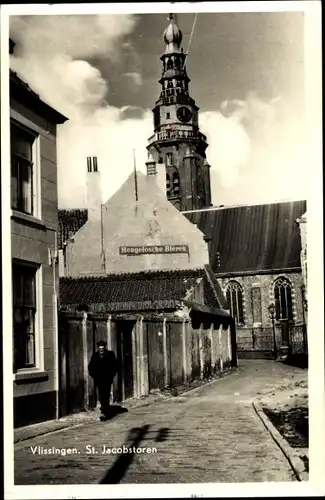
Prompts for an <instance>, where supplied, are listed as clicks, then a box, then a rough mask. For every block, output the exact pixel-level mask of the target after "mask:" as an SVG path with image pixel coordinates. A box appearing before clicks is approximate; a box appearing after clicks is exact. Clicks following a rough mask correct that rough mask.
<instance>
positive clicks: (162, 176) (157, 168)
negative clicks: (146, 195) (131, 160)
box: [146, 153, 166, 196]
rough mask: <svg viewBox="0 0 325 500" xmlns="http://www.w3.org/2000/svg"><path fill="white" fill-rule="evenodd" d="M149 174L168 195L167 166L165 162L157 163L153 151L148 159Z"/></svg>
mask: <svg viewBox="0 0 325 500" xmlns="http://www.w3.org/2000/svg"><path fill="white" fill-rule="evenodd" d="M146 167H147V176H148V177H150V178H152V179H155V181H156V184H157V186H158V187H159V189H160V190H161V191H162V192H163V193H164V195H165V196H166V166H165V164H164V163H156V161H155V160H154V158H153V156H152V154H151V153H149V156H148V160H147V161H146Z"/></svg>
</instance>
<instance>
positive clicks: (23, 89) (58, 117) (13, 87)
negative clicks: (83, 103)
mask: <svg viewBox="0 0 325 500" xmlns="http://www.w3.org/2000/svg"><path fill="white" fill-rule="evenodd" d="M9 82H10V98H11V99H12V98H13V99H15V100H16V101H18V102H20V103H21V104H24V105H25V106H27V107H28V108H32V109H34V110H35V111H36V112H38V113H39V114H40V115H41V116H45V117H46V118H47V119H48V120H49V121H50V122H52V123H55V124H61V123H64V122H65V121H67V120H68V118H67V117H66V116H64V115H62V114H61V113H59V111H57V110H56V109H54V108H52V106H50V105H49V104H47V103H46V102H44V101H42V99H41V98H40V96H39V95H38V94H36V92H34V90H32V89H31V88H30V86H29V85H28V84H27V83H26V82H24V81H23V80H22V79H21V78H20V77H19V76H18V75H17V73H16V72H15V71H12V70H10V75H9Z"/></svg>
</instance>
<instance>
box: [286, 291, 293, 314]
mask: <svg viewBox="0 0 325 500" xmlns="http://www.w3.org/2000/svg"><path fill="white" fill-rule="evenodd" d="M287 311H288V319H290V320H292V319H293V314H292V297H291V287H289V286H287Z"/></svg>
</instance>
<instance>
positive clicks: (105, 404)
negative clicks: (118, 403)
mask: <svg viewBox="0 0 325 500" xmlns="http://www.w3.org/2000/svg"><path fill="white" fill-rule="evenodd" d="M106 346H107V343H106V342H104V341H103V340H100V341H99V342H97V347H98V351H96V352H94V353H93V355H92V357H91V360H90V362H89V365H88V371H89V375H90V376H91V377H92V378H93V380H94V383H95V386H96V387H97V391H98V397H99V402H100V405H101V412H102V416H101V417H100V419H101V420H106V419H107V418H108V417H109V410H110V394H111V386H112V383H113V380H114V377H115V375H116V373H117V359H116V356H115V353H114V352H113V351H108V350H107V348H106Z"/></svg>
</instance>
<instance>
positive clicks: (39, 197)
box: [10, 43, 67, 427]
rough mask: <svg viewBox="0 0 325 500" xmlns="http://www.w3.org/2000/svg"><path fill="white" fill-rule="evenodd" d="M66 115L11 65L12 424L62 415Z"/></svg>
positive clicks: (18, 424) (27, 422)
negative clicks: (60, 240)
mask: <svg viewBox="0 0 325 500" xmlns="http://www.w3.org/2000/svg"><path fill="white" fill-rule="evenodd" d="M10 45H11V47H13V44H12V43H11V44H10ZM66 120H67V118H66V117H65V116H63V115H61V114H60V113H59V112H57V111H56V110H55V109H53V108H51V107H50V106H49V105H48V104H46V103H45V102H43V101H42V100H41V99H40V98H39V96H38V95H37V94H35V93H34V92H33V91H32V90H31V89H30V88H29V87H28V85H27V84H26V83H24V82H23V81H22V80H21V79H20V78H19V77H18V75H17V74H16V73H13V72H10V141H11V256H12V301H13V302H12V303H13V350H14V351H13V393H14V425H15V427H17V426H22V425H27V424H31V423H36V422H39V421H42V420H47V419H53V418H56V416H57V399H58V356H57V352H58V345H57V326H56V325H57V303H56V298H57V293H58V265H57V258H56V250H57V230H58V205H57V164H56V130H57V125H58V124H62V123H64V122H65V121H66Z"/></svg>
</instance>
